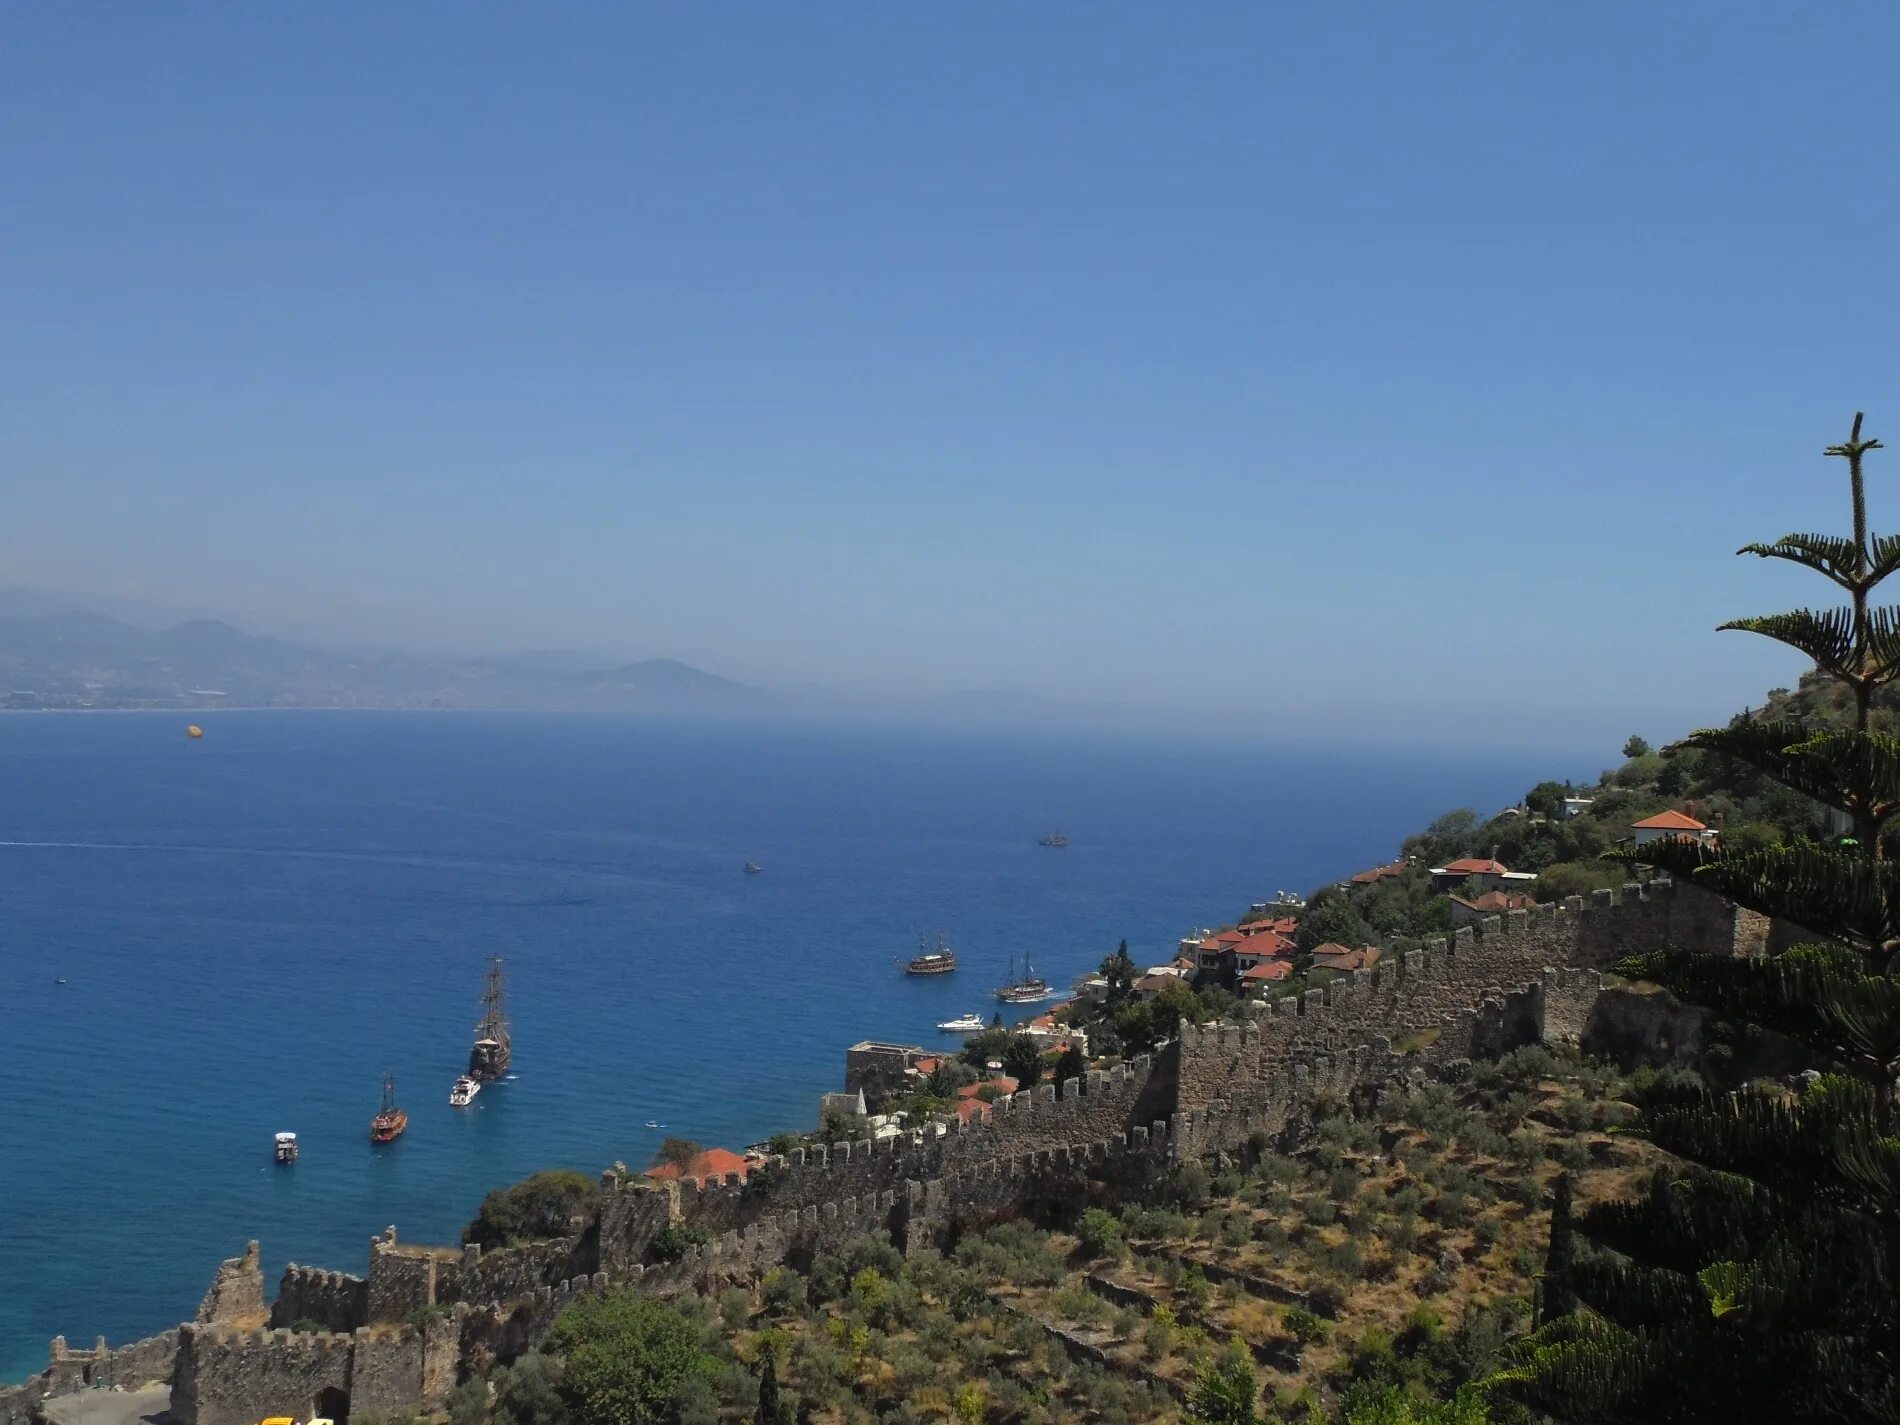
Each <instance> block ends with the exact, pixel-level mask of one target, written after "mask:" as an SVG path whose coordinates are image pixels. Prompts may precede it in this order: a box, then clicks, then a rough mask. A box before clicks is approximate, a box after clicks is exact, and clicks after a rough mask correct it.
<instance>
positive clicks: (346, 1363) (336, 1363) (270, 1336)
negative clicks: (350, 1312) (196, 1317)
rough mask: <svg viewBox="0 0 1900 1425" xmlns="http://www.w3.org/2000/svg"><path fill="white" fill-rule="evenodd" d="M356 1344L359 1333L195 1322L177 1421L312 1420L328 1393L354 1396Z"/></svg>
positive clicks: (228, 1424)
mask: <svg viewBox="0 0 1900 1425" xmlns="http://www.w3.org/2000/svg"><path fill="white" fill-rule="evenodd" d="M354 1343H355V1337H354V1336H343V1335H329V1334H298V1333H293V1332H290V1331H238V1330H234V1329H232V1328H230V1327H227V1326H218V1325H208V1326H207V1325H198V1324H196V1323H194V1324H192V1325H188V1326H186V1327H184V1328H183V1332H182V1334H181V1337H180V1340H179V1343H178V1363H177V1369H176V1372H175V1374H174V1375H173V1377H172V1403H171V1414H172V1418H173V1420H175V1421H176V1422H177V1425H257V1422H258V1421H259V1420H262V1419H265V1418H267V1417H269V1416H274V1415H288V1416H291V1417H292V1418H293V1419H297V1420H306V1419H309V1418H310V1417H311V1416H312V1415H315V1414H317V1413H318V1411H317V1398H318V1396H319V1394H320V1393H321V1392H323V1391H325V1390H338V1391H342V1392H344V1393H346V1394H347V1393H348V1391H349V1388H350V1354H351V1351H352V1349H353V1348H354Z"/></svg>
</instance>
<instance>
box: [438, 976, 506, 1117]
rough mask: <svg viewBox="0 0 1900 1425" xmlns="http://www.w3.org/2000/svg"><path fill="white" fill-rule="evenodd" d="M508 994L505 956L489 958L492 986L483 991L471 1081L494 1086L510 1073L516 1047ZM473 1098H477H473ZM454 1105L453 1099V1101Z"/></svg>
mask: <svg viewBox="0 0 1900 1425" xmlns="http://www.w3.org/2000/svg"><path fill="white" fill-rule="evenodd" d="M505 995H506V991H505V990H504V988H503V986H502V982H501V956H499V955H491V956H489V957H488V983H487V985H486V986H485V987H484V988H483V990H482V1022H481V1023H480V1024H478V1025H476V1026H475V1044H474V1047H473V1048H471V1049H470V1050H469V1051H468V1074H467V1077H468V1078H471V1079H473V1080H475V1082H476V1083H478V1084H492V1083H493V1082H494V1081H495V1080H496V1079H498V1078H500V1077H501V1076H502V1075H503V1074H505V1073H507V1072H508V1061H509V1059H510V1058H511V1057H513V1054H514V1046H513V1044H512V1043H511V1041H510V1040H509V1037H508V1015H507V1011H506V1005H505V1003H504V999H505ZM470 1097H473V1095H470ZM449 1101H450V1102H451V1103H453V1102H454V1101H455V1100H454V1098H453V1096H451V1097H450V1100H449Z"/></svg>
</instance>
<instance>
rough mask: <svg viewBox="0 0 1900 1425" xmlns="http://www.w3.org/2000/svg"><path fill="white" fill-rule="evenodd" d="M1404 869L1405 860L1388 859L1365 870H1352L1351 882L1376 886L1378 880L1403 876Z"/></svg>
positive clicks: (1358, 884)
mask: <svg viewBox="0 0 1900 1425" xmlns="http://www.w3.org/2000/svg"><path fill="white" fill-rule="evenodd" d="M1405 871H1406V866H1405V862H1403V861H1390V862H1387V863H1386V864H1385V865H1383V866H1374V867H1372V868H1371V869H1370V870H1367V871H1354V872H1353V873H1352V881H1351V883H1352V884H1353V885H1355V886H1376V885H1378V884H1379V882H1381V881H1387V880H1390V879H1391V878H1392V877H1394V876H1403V875H1404V874H1405ZM1434 874H1436V873H1434Z"/></svg>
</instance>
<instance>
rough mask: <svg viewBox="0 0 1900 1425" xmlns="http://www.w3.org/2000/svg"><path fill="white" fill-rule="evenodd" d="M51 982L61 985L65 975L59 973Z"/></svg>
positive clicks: (64, 980)
mask: <svg viewBox="0 0 1900 1425" xmlns="http://www.w3.org/2000/svg"><path fill="white" fill-rule="evenodd" d="M53 983H54V984H56V985H63V984H65V983H66V977H65V976H64V975H61V976H60V977H59V978H58V979H56V980H54V981H53Z"/></svg>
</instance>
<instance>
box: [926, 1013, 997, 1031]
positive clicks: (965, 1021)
mask: <svg viewBox="0 0 1900 1425" xmlns="http://www.w3.org/2000/svg"><path fill="white" fill-rule="evenodd" d="M937 1028H939V1029H941V1030H942V1031H943V1032H944V1033H945V1034H981V1033H982V1032H983V1031H984V1030H985V1029H986V1028H988V1025H987V1024H985V1022H984V1020H983V1016H982V1015H980V1014H959V1015H958V1016H957V1017H956V1018H955V1019H946V1020H945V1021H944V1022H943V1023H942V1024H939V1025H938V1026H937Z"/></svg>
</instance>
